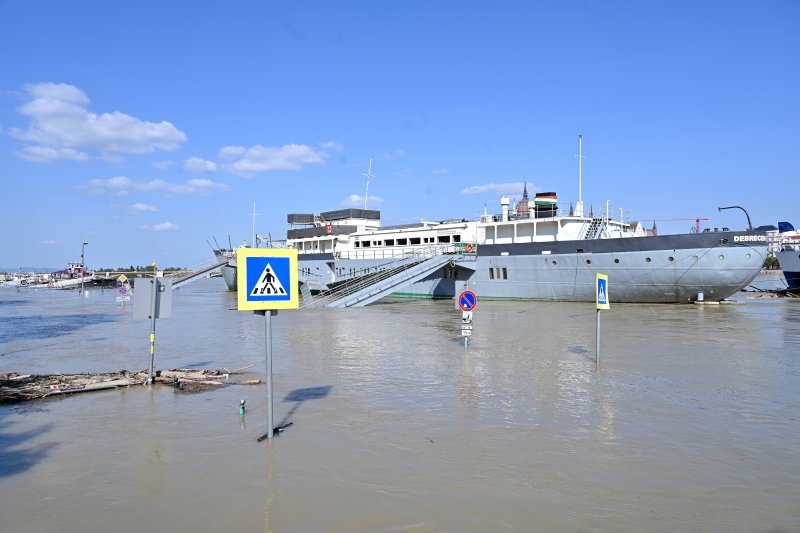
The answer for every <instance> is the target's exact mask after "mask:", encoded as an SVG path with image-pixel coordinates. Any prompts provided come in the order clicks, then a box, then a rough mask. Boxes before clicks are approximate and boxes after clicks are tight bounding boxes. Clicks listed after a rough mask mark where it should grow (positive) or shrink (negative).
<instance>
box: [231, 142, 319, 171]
mask: <svg viewBox="0 0 800 533" xmlns="http://www.w3.org/2000/svg"><path fill="white" fill-rule="evenodd" d="M327 156H328V155H327V154H326V153H325V152H322V151H317V150H315V149H313V148H311V147H310V146H306V145H304V144H287V145H285V146H281V147H273V146H261V145H260V144H257V145H255V146H253V147H251V148H243V147H241V146H226V147H224V148H222V149H221V150H220V157H222V158H224V159H228V160H234V161H233V162H232V163H228V164H226V165H223V167H222V168H224V169H225V170H227V171H228V172H231V173H233V174H236V175H238V176H242V177H245V178H251V177H253V176H255V175H257V174H263V173H265V172H274V171H278V170H300V169H301V168H302V167H303V166H304V165H311V164H322V163H324V162H325V158H326V157H327Z"/></svg>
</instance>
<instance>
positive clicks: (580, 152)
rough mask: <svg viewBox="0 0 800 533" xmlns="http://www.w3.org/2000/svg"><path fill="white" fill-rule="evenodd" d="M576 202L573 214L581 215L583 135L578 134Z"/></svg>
mask: <svg viewBox="0 0 800 533" xmlns="http://www.w3.org/2000/svg"><path fill="white" fill-rule="evenodd" d="M575 157H577V158H578V203H577V204H576V205H575V216H578V217H582V216H583V135H582V134H578V155H577V156H575Z"/></svg>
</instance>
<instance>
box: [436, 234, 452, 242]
mask: <svg viewBox="0 0 800 533" xmlns="http://www.w3.org/2000/svg"><path fill="white" fill-rule="evenodd" d="M439 242H450V235H439Z"/></svg>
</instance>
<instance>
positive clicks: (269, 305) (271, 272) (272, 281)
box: [236, 248, 300, 441]
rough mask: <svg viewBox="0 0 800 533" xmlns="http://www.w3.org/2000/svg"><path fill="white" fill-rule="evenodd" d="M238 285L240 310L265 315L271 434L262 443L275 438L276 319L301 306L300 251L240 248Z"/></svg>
mask: <svg viewBox="0 0 800 533" xmlns="http://www.w3.org/2000/svg"><path fill="white" fill-rule="evenodd" d="M236 278H237V281H236V284H237V287H236V289H237V292H238V306H237V307H238V309H239V311H253V312H254V313H255V314H257V315H264V336H265V345H266V359H267V433H266V434H265V435H263V436H261V437H259V438H258V440H259V441H262V440H264V439H265V438H266V439H271V438H272V437H273V436H274V435H275V434H276V433H277V432H279V431H280V430H281V429H283V428H282V427H280V428H276V427H275V423H274V421H273V411H272V317H273V316H276V315H277V314H278V310H279V309H297V308H298V307H300V298H299V294H298V290H297V287H298V282H299V280H298V276H297V250H290V249H285V248H239V249H237V250H236Z"/></svg>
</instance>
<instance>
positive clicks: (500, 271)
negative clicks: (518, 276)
mask: <svg viewBox="0 0 800 533" xmlns="http://www.w3.org/2000/svg"><path fill="white" fill-rule="evenodd" d="M489 279H508V270H507V269H506V267H491V268H489Z"/></svg>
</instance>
